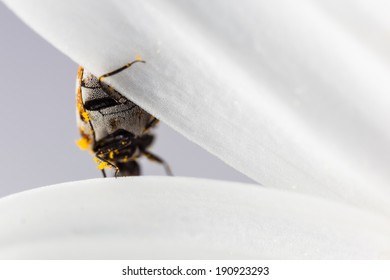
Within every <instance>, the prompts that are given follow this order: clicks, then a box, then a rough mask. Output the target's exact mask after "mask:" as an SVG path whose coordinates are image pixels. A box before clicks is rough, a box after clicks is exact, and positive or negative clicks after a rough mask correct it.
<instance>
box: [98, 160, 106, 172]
mask: <svg viewBox="0 0 390 280" xmlns="http://www.w3.org/2000/svg"><path fill="white" fill-rule="evenodd" d="M107 165H108V163H107V162H104V161H102V162H101V163H99V165H98V166H97V168H99V169H100V170H102V169H104V168H106V167H107Z"/></svg>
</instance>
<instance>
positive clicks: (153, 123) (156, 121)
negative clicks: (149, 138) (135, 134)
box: [142, 117, 159, 133]
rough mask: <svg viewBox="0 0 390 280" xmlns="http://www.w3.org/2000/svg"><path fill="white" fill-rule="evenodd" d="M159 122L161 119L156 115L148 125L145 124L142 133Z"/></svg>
mask: <svg viewBox="0 0 390 280" xmlns="http://www.w3.org/2000/svg"><path fill="white" fill-rule="evenodd" d="M158 122H159V119H157V118H156V117H153V119H152V120H151V121H150V122H149V123H148V124H147V125H145V128H144V131H143V132H142V133H146V132H148V130H149V129H151V128H152V127H153V126H155V125H156V124H158Z"/></svg>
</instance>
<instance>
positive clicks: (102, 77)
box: [98, 59, 146, 82]
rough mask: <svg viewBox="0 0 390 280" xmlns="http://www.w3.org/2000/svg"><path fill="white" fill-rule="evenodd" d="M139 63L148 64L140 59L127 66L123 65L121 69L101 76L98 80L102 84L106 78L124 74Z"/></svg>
mask: <svg viewBox="0 0 390 280" xmlns="http://www.w3.org/2000/svg"><path fill="white" fill-rule="evenodd" d="M137 62H142V63H146V61H144V60H140V59H137V60H134V61H132V62H129V63H127V64H126V65H123V66H122V67H120V68H118V69H116V70H114V71H111V72H109V73H107V74H104V75H101V76H100V77H99V78H98V80H99V82H101V81H102V80H103V79H104V78H107V77H110V76H113V75H115V74H118V73H119V72H122V71H123V70H125V69H127V68H129V67H131V66H132V65H133V64H134V63H137Z"/></svg>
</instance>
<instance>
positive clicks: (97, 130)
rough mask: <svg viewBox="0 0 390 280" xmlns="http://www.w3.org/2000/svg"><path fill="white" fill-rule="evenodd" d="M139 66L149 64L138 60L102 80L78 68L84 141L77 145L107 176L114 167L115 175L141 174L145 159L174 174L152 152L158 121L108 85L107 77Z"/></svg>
mask: <svg viewBox="0 0 390 280" xmlns="http://www.w3.org/2000/svg"><path fill="white" fill-rule="evenodd" d="M135 63H145V61H144V60H142V59H141V58H140V57H137V58H136V60H134V61H132V62H130V63H128V64H126V65H124V66H122V67H120V68H118V69H116V70H114V71H111V72H109V73H107V74H105V75H102V76H100V77H96V76H94V75H93V74H91V73H90V72H88V71H87V70H85V69H84V68H83V67H81V66H80V67H79V69H78V75H77V88H76V103H77V124H78V128H79V130H80V135H81V139H80V140H78V141H77V145H78V146H79V147H80V148H81V149H83V150H89V151H90V152H91V153H92V154H94V155H95V157H94V159H95V161H96V162H97V163H98V166H97V167H98V168H99V169H100V170H101V171H102V173H103V176H104V177H106V172H105V168H114V169H115V176H137V175H140V174H141V170H140V166H139V164H138V163H137V159H138V158H139V157H141V156H145V157H146V158H148V159H149V160H151V161H155V162H158V163H160V164H163V165H164V167H165V170H166V172H167V174H169V175H172V173H171V171H170V168H169V166H168V164H167V163H166V162H165V161H164V160H162V159H161V158H160V157H158V156H156V155H154V154H152V153H151V152H149V151H148V148H149V147H150V145H151V144H152V142H153V140H154V135H153V134H151V133H150V129H152V128H153V127H154V126H155V125H156V124H157V123H158V119H156V118H155V117H154V116H152V115H150V114H149V113H148V112H146V111H145V110H143V109H142V108H141V107H139V106H138V105H136V104H134V103H133V102H131V101H130V100H128V99H127V98H126V97H125V96H123V95H122V94H121V93H120V92H118V91H116V90H115V89H114V88H113V87H111V86H109V85H108V84H107V83H105V82H104V79H105V78H107V77H110V76H113V75H115V74H118V73H120V72H121V71H123V70H125V69H128V68H130V67H131V66H132V65H134V64H135Z"/></svg>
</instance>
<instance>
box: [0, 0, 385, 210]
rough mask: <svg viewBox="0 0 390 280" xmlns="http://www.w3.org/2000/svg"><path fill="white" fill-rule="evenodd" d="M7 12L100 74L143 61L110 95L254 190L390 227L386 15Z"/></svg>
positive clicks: (112, 9) (320, 8)
mask: <svg viewBox="0 0 390 280" xmlns="http://www.w3.org/2000/svg"><path fill="white" fill-rule="evenodd" d="M4 2H5V3H7V5H9V7H10V8H12V9H13V10H14V11H15V12H16V13H17V14H18V15H19V16H20V17H21V18H22V19H23V20H25V21H26V22H27V23H28V24H29V25H30V26H31V27H32V28H34V29H35V30H36V31H37V32H38V33H40V34H41V35H42V36H44V37H45V38H46V39H47V40H48V41H50V42H51V43H53V44H54V45H55V46H56V47H57V48H59V49H60V50H62V51H63V52H64V53H66V54H67V55H69V56H70V57H71V58H72V59H74V60H75V61H77V62H78V63H80V64H82V65H83V66H85V67H86V68H87V69H89V70H90V71H92V72H93V73H94V74H96V75H101V74H104V73H107V72H109V71H112V70H113V69H116V68H118V67H120V66H122V65H123V64H125V63H127V62H128V61H130V60H133V59H134V58H135V57H136V54H140V55H141V56H142V58H143V59H145V60H146V61H147V63H146V64H145V65H143V64H142V65H140V64H137V65H134V67H132V68H131V69H129V70H128V71H125V72H123V73H121V74H119V75H117V76H114V77H111V78H109V79H108V82H109V83H111V84H112V85H113V86H114V87H115V88H116V89H118V90H120V91H121V92H122V93H123V94H124V95H126V96H127V97H128V98H130V99H131V100H133V101H134V102H136V103H137V104H138V105H140V106H142V107H143V108H145V109H146V110H147V111H149V112H150V113H152V114H154V115H155V116H156V117H158V118H160V119H161V120H162V121H164V122H165V123H167V124H169V125H171V126H172V127H173V128H175V129H176V130H178V131H179V132H181V133H182V134H183V135H185V136H186V137H188V138H189V139H191V140H193V141H194V142H196V143H198V144H199V145H201V146H202V147H204V148H205V149H207V150H208V151H210V152H211V153H213V154H215V155H216V156H218V157H219V158H221V159H222V160H224V161H225V162H227V163H228V164H230V165H232V166H233V167H235V168H236V169H238V170H240V171H241V172H243V173H245V174H247V175H248V176H250V177H252V178H254V179H255V180H257V181H258V182H259V183H261V184H264V185H266V186H271V187H278V188H287V189H294V190H298V191H303V192H306V193H313V194H318V195H322V196H325V197H330V198H333V199H336V200H340V201H348V202H349V203H351V204H354V205H357V206H360V207H365V208H367V209H370V210H376V211H378V212H381V213H384V214H386V215H390V189H389V185H390V172H389V166H390V145H389V143H390V141H389V140H390V130H389V124H388V123H389V120H390V110H389V108H390V94H389V92H390V83H389V77H390V68H389V64H390V60H389V55H388V51H387V50H388V48H387V47H385V46H386V44H387V45H388V42H389V33H388V30H389V17H388V15H387V13H385V12H384V11H386V7H387V8H388V6H389V4H388V2H386V1H379V0H378V1H375V0H374V1H368V0H366V1H362V0H360V1H349V0H343V1H331V2H330V1H326V0H317V1H305V0H297V1H288V0H276V1H266V0H260V1H253V0H243V1H240V4H237V2H236V1H232V0H231V1H226V0H214V1H208V2H207V3H206V2H204V1H196V0H192V1H178V0H177V1H176V0H167V1H159V0H150V1H135V0H129V1H120V0H111V1H109V0H101V1H95V0H68V1H53V0H12V1H11V0H5V1H4ZM387 10H388V9H387ZM383 42H387V43H386V44H385V45H383Z"/></svg>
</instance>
